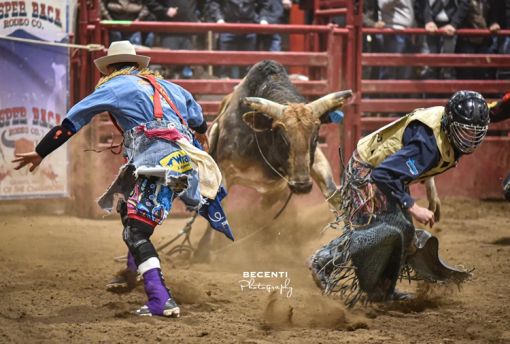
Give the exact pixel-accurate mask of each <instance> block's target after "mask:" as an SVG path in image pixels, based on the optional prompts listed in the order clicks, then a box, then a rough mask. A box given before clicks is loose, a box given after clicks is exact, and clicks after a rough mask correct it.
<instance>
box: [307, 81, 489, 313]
mask: <svg viewBox="0 0 510 344" xmlns="http://www.w3.org/2000/svg"><path fill="white" fill-rule="evenodd" d="M488 124H489V109H488V106H487V103H486V102H485V100H484V98H483V97H482V96H481V95H480V94H479V93H476V92H472V91H459V92H457V93H455V94H454V95H453V96H452V97H451V98H450V99H449V100H448V103H447V104H446V107H443V106H437V107H431V108H426V109H417V110H415V111H413V112H412V113H410V114H408V115H406V116H404V117H402V118H400V119H398V120H396V121H394V122H392V123H390V124H388V125H386V126H384V127H383V128H381V129H379V130H377V131H376V132H374V133H372V134H370V135H368V136H366V137H364V138H362V139H361V140H360V141H359V142H358V145H357V149H356V150H355V152H354V153H353V155H352V157H351V159H350V161H349V164H348V166H347V167H346V169H345V171H344V175H343V177H342V184H341V189H340V191H341V193H342V205H341V209H339V213H338V214H339V215H338V217H337V221H336V223H333V224H332V225H333V226H335V225H336V226H337V227H338V226H342V227H343V234H342V235H341V236H340V237H338V238H336V239H334V240H333V241H331V242H330V243H328V244H326V245H325V246H323V247H322V248H320V249H319V250H318V251H317V252H316V253H315V254H314V255H313V256H312V257H311V258H310V261H309V264H310V265H309V267H310V270H311V271H312V276H313V278H314V280H315V282H316V284H317V285H318V286H319V287H320V288H321V289H322V290H323V291H324V292H325V293H326V294H329V293H338V294H340V295H341V296H342V297H343V299H344V302H345V303H346V304H347V305H348V306H353V305H354V304H355V303H356V302H357V301H363V302H376V301H390V300H405V299H409V298H410V297H411V295H409V294H405V293H400V292H397V291H396V290H395V285H396V282H397V279H398V278H399V276H401V273H404V274H403V275H405V273H407V274H408V276H410V274H414V276H412V277H416V278H419V279H423V280H425V281H428V282H437V281H453V282H455V283H460V282H462V281H463V280H465V279H466V278H468V277H469V276H470V274H469V272H467V271H464V270H460V269H457V268H453V267H450V266H448V265H446V264H445V263H444V262H443V261H442V260H441V259H440V258H439V256H438V253H437V251H438V241H437V238H435V237H434V236H432V235H431V234H430V233H429V232H427V231H425V230H415V228H414V226H413V222H412V218H411V216H412V217H413V218H414V219H416V220H417V221H418V222H420V223H422V224H425V225H427V224H429V225H430V226H432V225H433V224H434V212H432V211H431V210H429V209H427V208H424V207H421V206H419V205H418V204H416V203H415V201H414V199H413V198H412V197H411V195H410V194H409V189H408V186H409V184H411V183H415V182H419V181H423V180H425V179H426V178H430V177H432V176H434V175H438V174H441V173H443V172H445V171H447V170H448V169H450V168H453V167H455V166H456V165H457V162H458V161H459V159H460V158H461V156H462V155H464V154H471V153H473V151H474V150H475V149H476V148H477V147H478V146H479V145H480V144H481V143H482V141H483V139H484V137H485V135H486V133H487V128H488Z"/></svg>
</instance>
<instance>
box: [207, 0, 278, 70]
mask: <svg viewBox="0 0 510 344" xmlns="http://www.w3.org/2000/svg"><path fill="white" fill-rule="evenodd" d="M206 7H207V9H206V11H207V12H208V13H209V15H210V16H211V18H212V20H213V21H215V22H217V23H220V24H221V23H259V24H267V23H268V18H266V17H263V16H261V15H260V14H259V13H268V12H269V11H270V9H269V0H208V1H207V3H206ZM256 39H257V37H256V35H255V34H254V33H248V34H236V33H230V32H225V33H221V34H220V35H219V38H218V48H219V50H238V51H253V50H256V44H257V42H256ZM219 74H220V77H227V76H230V77H231V78H235V79H238V78H240V77H241V73H240V71H239V67H237V66H234V67H230V73H229V74H230V75H227V68H225V67H224V66H222V67H221V68H220V69H219ZM243 74H245V73H243Z"/></svg>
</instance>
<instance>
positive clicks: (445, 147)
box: [357, 106, 457, 182]
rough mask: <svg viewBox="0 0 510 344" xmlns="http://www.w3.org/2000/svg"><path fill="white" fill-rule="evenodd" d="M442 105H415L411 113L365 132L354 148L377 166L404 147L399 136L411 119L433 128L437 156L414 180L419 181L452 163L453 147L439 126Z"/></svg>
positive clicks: (453, 161)
mask: <svg viewBox="0 0 510 344" xmlns="http://www.w3.org/2000/svg"><path fill="white" fill-rule="evenodd" d="M443 112H444V107H443V106H435V107H431V108H427V109H417V110H415V111H413V112H411V113H410V114H407V115H406V116H404V117H402V118H400V119H399V120H397V121H395V122H392V123H390V124H388V125H386V126H384V127H382V128H380V129H379V130H377V131H375V132H373V133H372V134H370V135H367V136H365V137H364V138H362V139H361V140H359V142H358V146H357V150H358V153H359V156H360V158H361V160H363V161H364V162H366V163H367V164H369V165H371V166H373V167H377V166H379V164H380V163H381V162H383V160H384V159H386V158H387V157H389V156H390V155H392V154H394V153H396V152H397V151H398V150H400V149H401V148H402V147H403V143H402V137H403V136H404V131H405V129H406V128H407V126H408V125H409V124H410V123H411V122H413V121H420V122H421V123H423V124H425V125H426V126H427V127H429V128H430V129H432V132H433V133H434V137H435V139H436V144H437V148H438V150H439V154H440V156H441V157H440V159H439V161H438V163H437V165H436V166H434V167H433V168H431V169H430V170H429V171H426V172H425V173H423V174H422V175H420V176H419V177H418V178H417V179H415V180H413V182H417V181H421V180H423V179H426V178H428V177H431V176H435V175H436V174H440V173H443V172H444V171H446V170H448V169H450V168H452V167H454V166H455V165H456V164H457V161H456V160H455V151H454V149H453V147H452V145H451V144H450V142H449V141H448V137H447V136H446V134H445V133H444V132H443V130H441V118H442V116H443Z"/></svg>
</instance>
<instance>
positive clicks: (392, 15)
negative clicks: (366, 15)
mask: <svg viewBox="0 0 510 344" xmlns="http://www.w3.org/2000/svg"><path fill="white" fill-rule="evenodd" d="M414 2H415V0H378V5H379V9H380V18H381V21H382V22H383V23H385V26H386V27H388V28H391V29H394V30H401V29H407V28H410V27H414V26H415V25H416V20H415V17H414ZM382 47H383V49H382V51H383V52H386V53H400V54H405V53H411V52H413V51H414V46H413V44H412V41H411V36H410V35H406V34H395V35H384V36H383V44H382ZM412 73H413V69H412V68H411V67H398V68H394V67H383V68H381V69H380V73H379V79H411V78H412Z"/></svg>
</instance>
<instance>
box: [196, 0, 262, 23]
mask: <svg viewBox="0 0 510 344" xmlns="http://www.w3.org/2000/svg"><path fill="white" fill-rule="evenodd" d="M206 7H207V10H206V11H207V12H208V14H209V16H210V17H211V20H212V21H218V20H220V19H223V20H224V21H225V22H226V23H258V22H260V21H261V20H263V19H265V20H268V19H269V18H265V17H262V16H261V15H260V14H259V13H266V14H267V13H269V11H270V7H269V0H208V1H207V2H206ZM268 21H269V20H268Z"/></svg>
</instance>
